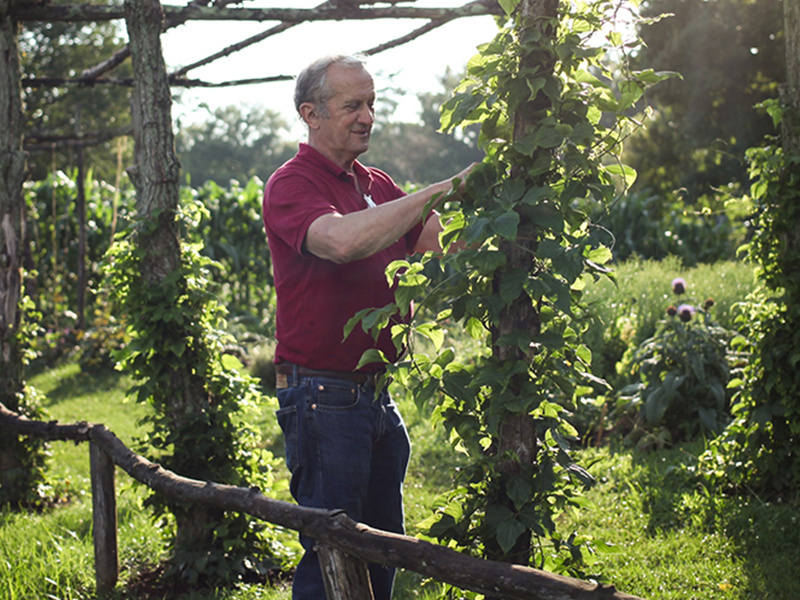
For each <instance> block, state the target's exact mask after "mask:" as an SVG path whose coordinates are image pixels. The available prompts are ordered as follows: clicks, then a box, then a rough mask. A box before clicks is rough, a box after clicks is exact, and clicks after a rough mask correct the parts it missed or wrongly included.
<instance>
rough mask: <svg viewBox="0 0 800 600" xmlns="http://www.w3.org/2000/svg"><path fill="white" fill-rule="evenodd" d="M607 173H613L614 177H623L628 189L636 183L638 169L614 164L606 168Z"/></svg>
mask: <svg viewBox="0 0 800 600" xmlns="http://www.w3.org/2000/svg"><path fill="white" fill-rule="evenodd" d="M606 171H607V172H609V173H611V174H612V175H616V176H618V177H622V179H623V181H624V182H625V188H626V189H627V188H629V187H631V186H632V185H633V184H634V182H635V181H636V169H634V168H633V167H629V166H628V165H623V164H620V163H614V164H611V165H608V166H607V167H606Z"/></svg>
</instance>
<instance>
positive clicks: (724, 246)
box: [598, 191, 747, 266]
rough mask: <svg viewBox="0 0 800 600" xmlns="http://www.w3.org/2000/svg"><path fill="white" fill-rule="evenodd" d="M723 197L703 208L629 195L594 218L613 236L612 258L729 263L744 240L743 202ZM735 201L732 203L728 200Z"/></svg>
mask: <svg viewBox="0 0 800 600" xmlns="http://www.w3.org/2000/svg"><path fill="white" fill-rule="evenodd" d="M731 196H732V195H731V194H730V193H721V194H719V197H717V198H714V199H713V200H710V201H706V202H705V206H701V207H690V206H687V205H685V204H684V203H683V201H682V200H681V199H680V198H679V197H678V196H677V195H671V196H670V197H666V198H665V197H663V196H660V195H657V194H653V193H651V192H647V191H645V192H635V193H629V194H627V195H625V196H623V197H621V198H620V200H619V201H618V202H617V203H616V204H615V205H614V206H613V207H612V208H611V209H609V210H608V211H607V212H606V214H604V215H602V216H601V217H599V218H598V222H599V223H600V224H601V225H602V226H603V227H605V228H606V229H608V231H609V232H610V233H611V234H612V235H613V237H614V248H613V251H614V259H615V260H617V261H624V260H629V259H631V258H635V257H639V258H641V259H646V260H647V259H649V260H663V259H665V258H667V257H669V256H675V257H678V258H679V259H680V260H681V261H682V262H683V263H684V264H685V265H687V266H695V265H698V264H703V263H713V262H717V261H720V260H732V259H733V258H735V256H736V249H737V247H738V246H739V245H740V244H741V243H742V242H743V241H744V238H745V234H746V232H745V225H744V223H745V221H744V219H743V218H742V217H743V216H744V215H742V214H740V213H741V212H742V210H741V208H742V206H743V205H746V204H747V203H746V201H745V200H742V199H740V198H735V197H733V198H732V197H731ZM731 200H734V201H731Z"/></svg>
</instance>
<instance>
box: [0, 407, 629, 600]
mask: <svg viewBox="0 0 800 600" xmlns="http://www.w3.org/2000/svg"><path fill="white" fill-rule="evenodd" d="M3 427H4V428H6V429H10V430H11V432H12V434H13V433H16V434H18V435H27V436H34V437H39V438H44V439H47V440H72V441H75V442H89V458H90V466H91V490H92V508H93V524H94V526H93V536H94V554H95V572H96V583H97V589H98V593H100V594H103V593H105V592H107V591H109V590H111V589H113V588H114V586H115V585H116V583H117V578H118V573H119V566H118V560H117V516H116V495H115V490H114V472H115V465H116V466H119V467H120V468H122V469H123V470H124V471H125V472H126V473H128V474H129V475H130V476H131V477H133V478H134V479H136V480H137V481H139V482H141V483H143V484H145V485H147V486H148V487H150V488H151V489H153V490H155V491H157V492H159V493H161V494H164V495H166V496H169V497H170V498H174V499H176V500H180V501H183V502H195V503H200V504H204V505H207V506H210V507H213V508H218V509H222V510H228V511H237V512H243V513H247V514H248V515H251V516H253V517H256V518H258V519H262V520H265V521H269V522H270V523H274V524H276V525H279V526H282V527H286V528H288V529H293V530H295V531H300V532H303V533H304V534H306V535H308V536H310V537H312V538H313V539H315V540H317V543H318V551H319V553H320V558H321V563H322V568H323V572H324V576H325V581H326V587H327V596H328V600H370V599H372V591H371V589H370V586H369V578H368V576H367V570H366V562H373V563H379V564H383V565H389V566H393V567H398V568H402V569H406V570H410V571H414V572H416V573H420V574H422V575H424V576H426V577H431V578H433V579H435V580H438V581H443V582H446V583H449V584H452V585H454V586H456V587H459V588H462V589H467V590H472V591H475V592H479V593H483V594H487V595H489V596H491V597H492V598H502V599H506V598H507V599H519V600H598V599H614V600H642V599H641V598H637V597H636V596H631V595H629V594H625V593H622V592H619V591H617V590H616V589H615V588H614V586H607V585H601V584H597V583H591V582H585V581H580V580H578V579H573V578H570V577H563V576H561V575H556V574H553V573H547V572H545V571H540V570H538V569H532V568H529V567H523V566H520V565H513V564H508V563H501V562H493V561H487V560H481V559H479V558H475V557H471V556H467V555H464V554H461V553H459V552H455V551H454V550H451V549H449V548H445V547H443V546H438V545H436V544H432V543H430V542H426V541H423V540H419V539H416V538H413V537H409V536H404V535H397V534H394V533H389V532H385V531H380V530H377V529H373V528H371V527H368V526H367V525H364V524H362V523H356V522H355V521H353V520H352V519H350V518H349V517H348V516H347V515H346V514H344V512H343V511H337V510H322V509H311V508H304V507H300V506H297V505H295V504H291V503H289V502H283V501H280V500H274V499H271V498H268V497H266V496H264V495H263V494H262V493H261V492H260V491H259V490H258V489H257V488H249V489H248V488H242V487H235V486H229V485H222V484H219V483H214V482H210V481H198V480H195V479H188V478H186V477H181V476H180V475H176V474H175V473H172V472H170V471H168V470H166V469H164V468H162V467H160V466H159V465H157V464H155V463H152V462H150V461H148V460H147V459H145V458H143V457H141V456H139V455H137V454H135V453H134V452H132V451H131V450H129V449H128V448H127V447H126V446H125V444H123V443H122V442H121V441H120V439H119V438H117V436H116V435H114V433H113V432H112V431H110V430H109V429H108V428H107V427H106V426H105V425H102V424H90V423H83V422H81V423H74V424H61V423H59V422H57V421H50V422H44V421H32V420H30V419H28V418H26V417H24V416H21V415H18V414H16V413H14V412H12V411H10V410H8V409H7V408H6V407H5V406H3V404H0V428H3ZM4 435H8V432H6V433H4Z"/></svg>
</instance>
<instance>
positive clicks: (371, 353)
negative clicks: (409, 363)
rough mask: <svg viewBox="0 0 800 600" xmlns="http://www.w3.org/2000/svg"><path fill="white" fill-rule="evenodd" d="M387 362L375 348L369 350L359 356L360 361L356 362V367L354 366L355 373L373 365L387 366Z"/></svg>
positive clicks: (382, 354) (384, 356) (383, 355)
mask: <svg viewBox="0 0 800 600" xmlns="http://www.w3.org/2000/svg"><path fill="white" fill-rule="evenodd" d="M388 362H389V361H388V360H387V359H386V355H385V354H384V353H383V352H381V351H380V350H378V349H376V348H370V349H369V350H367V351H366V352H364V354H362V355H361V359H360V360H359V361H358V365H356V371H357V370H359V369H362V368H364V367H366V366H367V365H371V364H374V363H381V364H387V363H388Z"/></svg>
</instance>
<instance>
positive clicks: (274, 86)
mask: <svg viewBox="0 0 800 600" xmlns="http://www.w3.org/2000/svg"><path fill="white" fill-rule="evenodd" d="M321 1H322V0H283V1H273V0H255V1H254V2H252V3H251V2H247V3H245V6H247V7H248V8H250V7H254V8H255V7H284V8H286V7H291V8H312V7H314V6H316V5H318V4H319V3H320V2H321ZM468 1H469V0H417V1H416V2H414V3H413V6H417V7H420V8H422V7H429V8H450V7H457V6H462V5H464V4H467V3H468ZM425 23H426V21H425V20H409V19H375V20H370V21H365V20H359V21H339V22H337V21H321V22H316V23H302V24H300V25H297V26H295V27H293V28H291V29H289V30H287V31H285V32H283V33H280V34H278V35H275V36H272V37H269V38H267V39H266V40H263V41H261V42H259V43H257V44H254V45H253V46H250V47H248V48H247V49H245V50H242V51H239V52H236V53H234V54H232V55H231V56H229V57H226V58H224V59H220V60H217V61H215V62H214V63H212V64H210V65H207V66H205V67H201V68H199V69H196V70H193V71H190V72H189V74H188V76H189V77H190V78H198V79H203V80H205V81H212V82H221V81H229V80H234V79H248V78H257V77H270V76H275V75H291V76H295V75H297V73H299V71H300V70H301V69H302V68H303V67H305V66H306V65H307V64H308V63H310V62H311V61H312V60H314V59H315V58H318V57H319V56H323V55H325V54H331V53H338V52H344V53H356V52H360V51H364V50H368V49H370V48H372V47H374V46H377V45H379V44H381V43H384V42H387V41H390V40H393V39H395V38H397V37H400V36H402V35H405V34H406V33H408V32H410V31H413V30H414V29H417V28H418V27H420V26H422V25H424V24H425ZM275 24H276V22H263V23H249V22H237V21H191V22H189V23H187V24H185V25H182V26H180V27H177V28H175V29H172V30H170V31H169V32H167V33H166V34H164V35H163V36H162V44H163V47H164V56H165V60H166V62H167V67H168V68H169V69H173V68H177V67H179V66H182V65H187V64H191V63H193V62H195V61H197V60H200V59H202V58H205V57H206V56H208V55H210V54H213V53H215V52H218V51H219V50H221V49H223V48H225V47H226V46H229V45H231V44H234V43H236V42H239V41H241V40H243V39H245V38H248V37H250V36H252V35H255V34H257V33H260V32H262V31H265V30H267V29H269V28H271V27H273V26H274V25H275ZM496 32H497V26H496V25H495V22H494V19H493V18H492V17H490V16H484V17H464V18H461V19H456V20H455V21H452V22H450V23H448V24H446V25H444V26H442V27H440V28H438V29H435V30H433V31H431V32H429V33H427V34H425V35H423V36H422V37H420V38H417V39H416V40H414V41H412V42H409V43H407V44H404V45H402V46H399V47H397V48H393V49H391V50H386V51H384V52H381V53H380V54H377V55H375V56H373V57H371V58H370V59H369V68H370V70H371V72H372V73H373V75H375V79H376V81H375V84H376V88H377V89H378V90H380V89H381V88H383V87H386V86H387V85H388V82H389V76H390V75H392V76H393V77H392V79H391V81H392V84H393V85H394V86H395V87H400V88H402V89H405V90H406V91H408V92H409V94H408V95H406V96H405V97H404V98H403V99H402V100H401V105H400V107H399V108H398V111H397V114H396V117H397V120H400V121H410V120H414V119H415V118H416V115H417V111H418V108H419V106H418V104H417V102H416V98H415V97H414V94H416V93H417V92H421V91H439V90H440V89H441V84H440V83H439V81H438V77H439V76H441V75H443V74H444V73H445V71H446V69H447V68H448V67H450V68H451V69H452V70H454V71H456V72H461V71H463V70H464V67H465V66H466V63H467V61H468V60H469V59H470V57H472V56H473V55H474V54H475V53H476V48H477V46H478V45H479V44H482V43H485V42H488V41H490V40H491V39H492V38H493V37H494V35H495V33H496ZM293 91H294V82H291V81H290V82H279V83H263V84H251V85H246V86H237V87H228V88H196V89H191V90H185V91H183V92H182V93H181V99H180V102H179V103H177V104H176V105H175V106H173V116H179V117H181V118H184V119H195V118H197V119H204V116H205V114H204V113H203V112H201V111H198V108H197V107H198V105H199V104H200V103H207V104H209V105H210V106H211V107H212V108H213V107H217V106H227V105H231V104H239V105H244V106H253V105H262V106H265V107H267V108H270V109H273V110H277V111H279V112H281V113H282V114H283V115H284V116H285V117H286V119H287V120H288V121H289V123H296V122H297V118H296V117H295V111H294V105H293V102H292V94H293Z"/></svg>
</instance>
